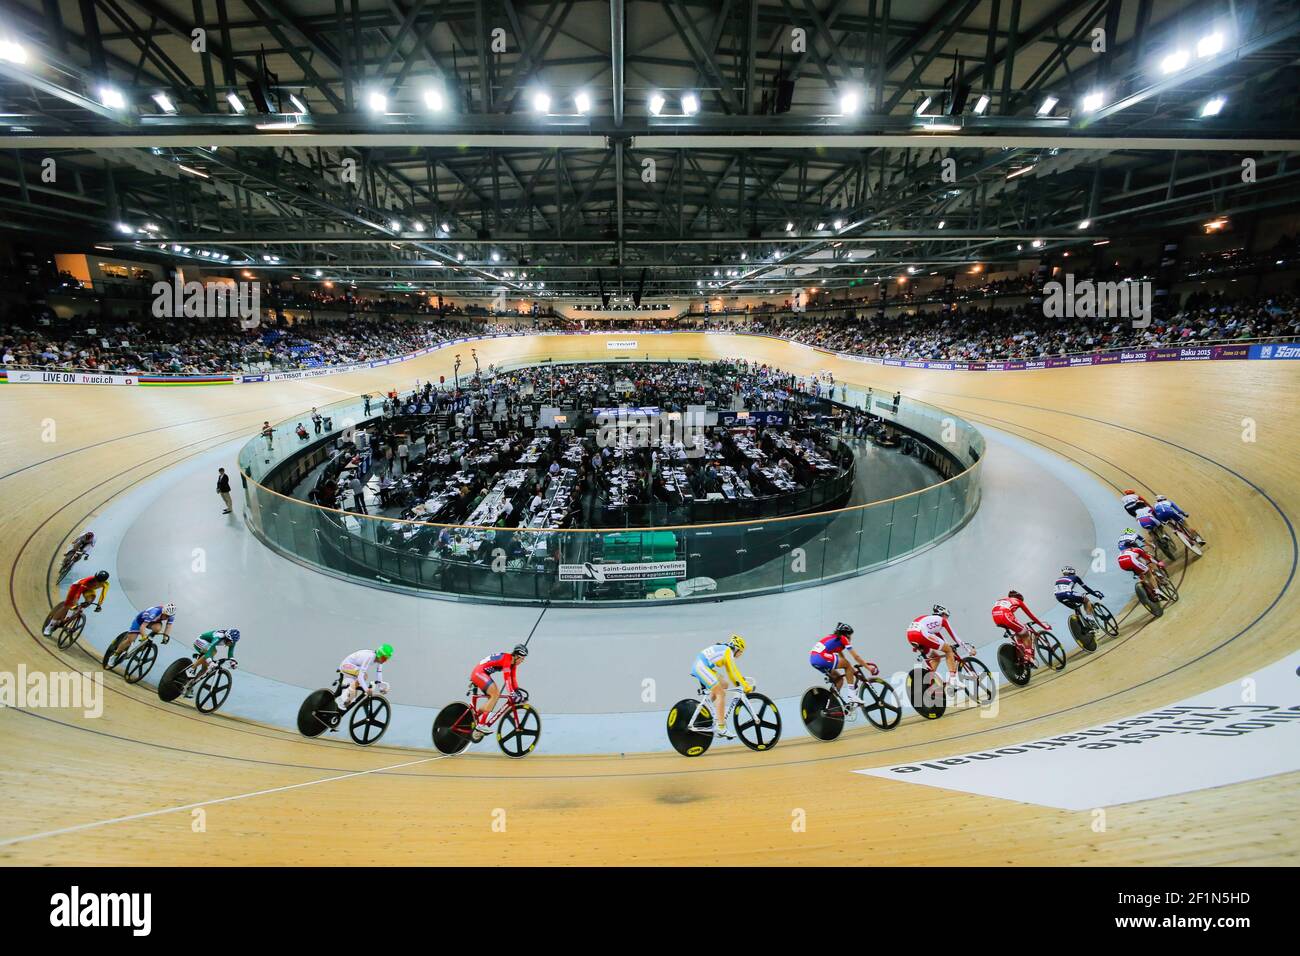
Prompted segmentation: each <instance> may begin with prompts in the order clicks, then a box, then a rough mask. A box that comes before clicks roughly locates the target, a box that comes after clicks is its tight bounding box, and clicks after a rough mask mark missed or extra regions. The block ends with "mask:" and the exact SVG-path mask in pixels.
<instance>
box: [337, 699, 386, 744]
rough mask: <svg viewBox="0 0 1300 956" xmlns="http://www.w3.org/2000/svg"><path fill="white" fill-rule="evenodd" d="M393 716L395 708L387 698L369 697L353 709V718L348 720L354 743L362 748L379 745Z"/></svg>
mask: <svg viewBox="0 0 1300 956" xmlns="http://www.w3.org/2000/svg"><path fill="white" fill-rule="evenodd" d="M392 714H393V708H392V707H390V706H389V704H388V700H387V699H386V698H384V697H373V696H370V695H367V696H366V697H365V698H363V699H362V700H361V702H360V703H358V704H357V705H356V706H355V707H353V708H352V716H351V717H350V718H348V733H349V734H351V735H352V742H353V743H355V744H359V745H360V746H362V747H369V746H370V745H371V744H373V743H377V742H378V741H379V738H380V737H382V736H384V731H386V730H387V729H388V721H389V719H390V718H391V717H392Z"/></svg>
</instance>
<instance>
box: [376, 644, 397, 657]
mask: <svg viewBox="0 0 1300 956" xmlns="http://www.w3.org/2000/svg"><path fill="white" fill-rule="evenodd" d="M375 656H376V657H384V658H388V657H392V656H393V645H392V644H380V645H379V646H378V647H376V648H375Z"/></svg>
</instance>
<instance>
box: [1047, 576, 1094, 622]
mask: <svg viewBox="0 0 1300 956" xmlns="http://www.w3.org/2000/svg"><path fill="white" fill-rule="evenodd" d="M1053 591H1054V593H1055V595H1056V600H1058V601H1060V602H1061V603H1062V604H1064V605H1065V606H1066V607H1068V608H1069V609H1070V610H1072V611H1077V610H1078V609H1079V606H1080V605H1082V606H1083V608H1084V610H1085V611H1087V612H1088V616H1089V617H1091V616H1092V602H1091V601H1090V600H1088V599H1089V598H1090V597H1095V598H1096V599H1097V600H1099V601H1100V600H1101V599H1102V598H1104V597H1105V596H1106V595H1104V594H1102V593H1101V592H1100V591H1094V590H1093V589H1092V588H1090V587H1088V585H1086V584H1084V583H1083V578H1081V577H1079V572H1078V571H1076V570H1075V569H1074V568H1071V567H1068V566H1067V567H1064V568H1061V576H1060V577H1059V578H1057V579H1056V586H1055V588H1054V589H1053Z"/></svg>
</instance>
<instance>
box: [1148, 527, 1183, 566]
mask: <svg viewBox="0 0 1300 956" xmlns="http://www.w3.org/2000/svg"><path fill="white" fill-rule="evenodd" d="M1152 537H1154V538H1155V542H1156V547H1158V548H1159V549H1160V553H1161V554H1163V555H1164V556H1165V557H1166V558H1168V559H1169V560H1170V561H1172V560H1174V559H1175V558H1177V557H1178V547H1177V545H1175V544H1174V541H1173V539H1172V538H1170V537H1169V534H1168V533H1167V532H1165V531H1157V532H1154V533H1153V534H1152Z"/></svg>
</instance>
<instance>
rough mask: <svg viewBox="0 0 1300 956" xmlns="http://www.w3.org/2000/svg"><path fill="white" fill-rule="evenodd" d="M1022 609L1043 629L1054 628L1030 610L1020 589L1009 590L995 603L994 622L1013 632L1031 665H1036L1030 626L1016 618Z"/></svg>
mask: <svg viewBox="0 0 1300 956" xmlns="http://www.w3.org/2000/svg"><path fill="white" fill-rule="evenodd" d="M1020 611H1024V612H1025V613H1026V614H1028V615H1029V619H1030V620H1031V621H1033V622H1034V623H1035V624H1037V625H1038V626H1039V627H1041V628H1042V629H1043V630H1045V631H1050V630H1051V629H1052V625H1050V624H1045V623H1043V622H1042V621H1040V620H1039V619H1038V615H1036V614H1035V613H1034V612H1033V611H1031V610H1029V605H1028V604H1026V603H1025V596H1024V595H1023V594H1021V593H1020V592H1019V591H1008V592H1007V596H1006V597H1004V598H1003V599H1002V600H1001V601H999V602H998V603H997V604H995V605H993V623H994V624H996V625H997V626H998V627H1005V628H1006V629H1007V630H1008V631H1010V632H1011V637H1012V639H1013V640H1014V641H1015V642H1016V643H1017V644H1019V645H1020V649H1021V650H1022V651H1023V652H1024V655H1025V659H1026V660H1027V661H1028V663H1029V666H1030V667H1035V666H1037V665H1036V664H1035V663H1034V642H1033V637H1032V636H1031V635H1030V633H1029V628H1028V626H1027V625H1025V624H1022V623H1021V622H1020V621H1019V620H1018V619H1017V618H1016V614H1017V613H1018V612H1020Z"/></svg>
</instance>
